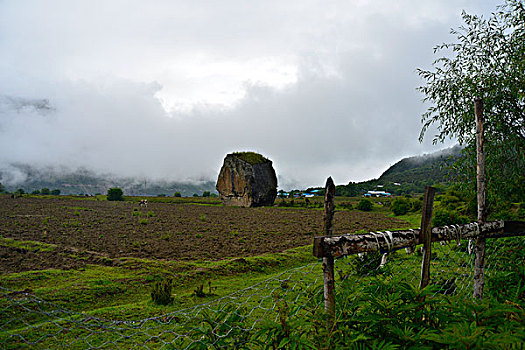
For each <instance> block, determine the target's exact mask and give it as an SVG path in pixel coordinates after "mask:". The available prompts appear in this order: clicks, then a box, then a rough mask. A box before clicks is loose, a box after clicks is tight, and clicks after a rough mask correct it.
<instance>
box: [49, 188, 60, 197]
mask: <svg viewBox="0 0 525 350" xmlns="http://www.w3.org/2000/svg"><path fill="white" fill-rule="evenodd" d="M51 194H52V195H53V196H58V195H60V190H59V189H54V190H52V191H51Z"/></svg>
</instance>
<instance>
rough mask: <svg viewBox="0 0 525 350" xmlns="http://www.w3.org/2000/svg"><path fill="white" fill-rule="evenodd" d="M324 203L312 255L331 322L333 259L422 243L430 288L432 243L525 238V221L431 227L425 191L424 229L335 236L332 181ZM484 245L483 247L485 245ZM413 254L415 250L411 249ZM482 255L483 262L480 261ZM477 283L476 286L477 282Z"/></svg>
mask: <svg viewBox="0 0 525 350" xmlns="http://www.w3.org/2000/svg"><path fill="white" fill-rule="evenodd" d="M325 190H326V194H325V200H324V210H325V213H324V234H325V236H321V237H315V238H314V249H313V254H314V256H315V257H316V258H319V259H321V258H322V259H323V279H324V304H325V310H326V312H327V313H328V315H329V316H331V317H330V319H333V317H334V316H335V279H334V258H338V257H342V256H345V255H351V254H357V253H365V252H373V251H381V252H390V251H394V250H398V249H402V248H409V247H410V248H413V247H415V246H416V245H418V244H423V260H422V264H421V281H420V288H424V287H425V286H427V285H428V283H429V280H430V259H431V254H432V244H431V243H432V242H443V241H458V242H459V241H460V240H461V239H476V240H477V241H478V243H479V242H480V241H481V242H485V239H487V238H500V237H510V236H522V235H525V222H523V221H491V222H484V221H481V222H473V223H470V224H465V225H449V226H442V227H434V228H431V219H432V208H433V204H434V203H433V202H434V193H435V189H434V188H432V187H428V186H427V188H425V198H424V203H423V205H424V208H423V212H422V216H421V227H422V228H421V229H411V230H400V231H384V232H370V233H366V234H346V235H341V236H333V235H332V234H333V225H332V221H333V218H334V214H335V203H334V196H335V186H334V183H333V181H332V178H328V180H327V182H326V188H325ZM483 246H484V244H483ZM478 250H479V249H478V245H476V270H475V277H477V278H475V281H474V282H475V283H474V296H475V297H476V298H481V297H482V296H483V273H484V255H485V254H484V249H483V251H482V252H481V253H482V254H480V252H478ZM411 251H413V249H411ZM479 256H481V257H482V259H479ZM476 282H477V283H476Z"/></svg>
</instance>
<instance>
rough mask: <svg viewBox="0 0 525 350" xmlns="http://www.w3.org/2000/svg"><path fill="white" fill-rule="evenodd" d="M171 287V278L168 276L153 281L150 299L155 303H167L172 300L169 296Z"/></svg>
mask: <svg viewBox="0 0 525 350" xmlns="http://www.w3.org/2000/svg"><path fill="white" fill-rule="evenodd" d="M172 288H173V280H172V279H170V278H167V279H164V280H162V281H159V282H155V284H154V285H153V288H152V290H151V299H152V300H153V302H154V303H155V304H157V305H168V304H171V303H172V302H173V297H172V296H171V289H172Z"/></svg>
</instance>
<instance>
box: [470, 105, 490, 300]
mask: <svg viewBox="0 0 525 350" xmlns="http://www.w3.org/2000/svg"><path fill="white" fill-rule="evenodd" d="M474 114H475V115H476V150H477V174H476V182H477V191H478V223H479V224H482V223H484V222H485V221H486V220H487V210H486V196H487V187H486V182H485V150H484V147H485V135H484V130H483V129H484V125H483V123H484V120H483V100H482V99H481V98H479V97H476V98H475V99H474ZM474 253H475V256H476V258H475V263H474V293H473V296H474V298H476V299H482V298H483V287H484V286H485V281H484V271H485V237H482V236H479V237H478V238H477V239H476V246H475V248H474Z"/></svg>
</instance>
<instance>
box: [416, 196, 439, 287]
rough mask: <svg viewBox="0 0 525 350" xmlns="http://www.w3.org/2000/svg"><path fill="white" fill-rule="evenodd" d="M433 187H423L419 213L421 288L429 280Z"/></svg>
mask: <svg viewBox="0 0 525 350" xmlns="http://www.w3.org/2000/svg"><path fill="white" fill-rule="evenodd" d="M435 194H436V189H435V188H434V187H430V186H426V187H425V197H424V199H423V212H422V213H421V233H420V236H419V243H423V261H422V262H421V281H420V283H419V288H421V289H423V288H425V287H426V286H427V285H428V282H429V281H430V257H431V254H432V211H433V208H434V195H435Z"/></svg>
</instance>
